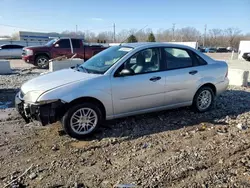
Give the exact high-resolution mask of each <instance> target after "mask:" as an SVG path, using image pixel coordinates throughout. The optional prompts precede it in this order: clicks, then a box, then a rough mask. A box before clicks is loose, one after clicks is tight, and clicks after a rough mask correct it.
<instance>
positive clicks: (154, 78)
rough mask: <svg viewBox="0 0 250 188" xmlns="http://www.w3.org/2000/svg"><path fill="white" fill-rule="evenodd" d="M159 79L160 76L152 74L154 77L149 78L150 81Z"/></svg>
mask: <svg viewBox="0 0 250 188" xmlns="http://www.w3.org/2000/svg"><path fill="white" fill-rule="evenodd" d="M160 79H161V77H160V76H157V77H156V76H154V77H152V78H150V79H149V80H150V81H152V82H156V81H157V80H160Z"/></svg>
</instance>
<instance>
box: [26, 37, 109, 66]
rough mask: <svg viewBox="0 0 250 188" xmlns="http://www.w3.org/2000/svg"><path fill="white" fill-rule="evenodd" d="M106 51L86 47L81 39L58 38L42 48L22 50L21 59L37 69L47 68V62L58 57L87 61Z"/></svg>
mask: <svg viewBox="0 0 250 188" xmlns="http://www.w3.org/2000/svg"><path fill="white" fill-rule="evenodd" d="M104 49H106V47H104V46H101V45H87V44H84V43H83V41H82V39H77V38H60V39H53V40H51V41H49V42H48V43H47V44H45V45H44V46H34V47H26V48H24V49H23V53H22V59H23V60H24V61H25V62H26V63H31V64H34V65H35V66H38V67H39V68H48V66H49V60H50V59H54V58H56V57H60V56H66V57H67V58H70V57H72V56H73V55H74V54H76V56H75V58H81V59H83V60H85V61H86V60H88V59H89V58H91V57H92V56H94V55H95V54H97V53H99V52H100V51H102V50H104Z"/></svg>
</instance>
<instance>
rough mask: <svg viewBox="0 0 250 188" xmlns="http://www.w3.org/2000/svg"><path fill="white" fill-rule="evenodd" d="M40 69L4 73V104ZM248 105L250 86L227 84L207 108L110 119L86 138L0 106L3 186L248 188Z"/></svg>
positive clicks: (0, 177)
mask: <svg viewBox="0 0 250 188" xmlns="http://www.w3.org/2000/svg"><path fill="white" fill-rule="evenodd" d="M40 73H41V71H40V70H36V69H33V70H27V69H26V70H21V69H18V70H16V74H15V75H5V76H0V83H1V85H0V91H1V92H0V101H4V102H5V103H4V104H2V105H1V104H0V107H1V106H2V108H3V106H4V105H6V106H8V107H12V104H6V102H8V101H10V100H11V98H12V96H13V95H14V94H15V92H16V91H17V88H18V87H19V86H20V85H21V84H22V83H23V82H25V81H26V80H28V79H30V78H32V77H34V76H37V75H39V74H40ZM8 92H9V93H8ZM11 94H12V95H11ZM249 104H250V88H240V87H230V88H229V89H228V91H226V92H225V93H224V94H223V95H222V96H220V97H219V98H217V100H216V105H215V106H214V108H213V109H212V110H211V111H209V112H206V113H195V112H193V111H192V110H191V109H190V108H181V109H176V110H169V111H162V112H157V113H150V114H146V115H139V116H133V117H129V118H123V119H119V120H114V121H108V122H106V123H104V125H103V126H102V127H101V129H99V130H98V131H97V132H96V133H95V134H94V135H93V136H91V137H89V138H86V139H85V140H81V141H79V140H75V139H72V138H69V137H68V136H67V135H65V134H64V132H63V131H62V128H61V125H60V123H55V124H53V125H51V126H47V127H39V126H37V125H36V124H35V123H30V124H25V122H24V121H23V120H22V119H21V117H20V116H19V115H18V114H17V113H16V112H15V110H14V109H12V108H7V109H0V169H1V171H0V187H4V186H6V185H7V184H9V185H10V186H9V187H91V188H92V187H105V188H106V187H122V185H124V184H129V185H130V186H132V185H134V186H136V187H250V157H249V156H250V155H249V154H250V105H249ZM127 186H128V185H127Z"/></svg>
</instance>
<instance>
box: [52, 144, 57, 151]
mask: <svg viewBox="0 0 250 188" xmlns="http://www.w3.org/2000/svg"><path fill="white" fill-rule="evenodd" d="M51 149H52V150H53V151H57V150H59V147H58V145H56V144H54V145H53V146H52V148H51Z"/></svg>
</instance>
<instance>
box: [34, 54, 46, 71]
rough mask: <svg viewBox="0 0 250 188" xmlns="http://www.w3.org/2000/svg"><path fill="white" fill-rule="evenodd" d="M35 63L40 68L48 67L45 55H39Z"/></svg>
mask: <svg viewBox="0 0 250 188" xmlns="http://www.w3.org/2000/svg"><path fill="white" fill-rule="evenodd" d="M35 63H36V65H37V66H38V67H39V68H40V69H47V68H48V67H49V58H48V57H47V56H45V55H39V56H38V57H37V58H36V62H35Z"/></svg>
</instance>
